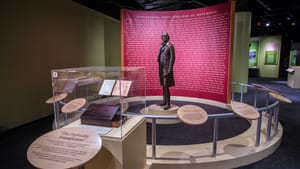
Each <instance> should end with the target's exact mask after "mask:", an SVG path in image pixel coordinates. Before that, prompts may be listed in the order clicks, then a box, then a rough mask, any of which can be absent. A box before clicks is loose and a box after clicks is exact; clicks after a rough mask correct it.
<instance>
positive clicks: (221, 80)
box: [121, 3, 232, 102]
mask: <svg viewBox="0 0 300 169" xmlns="http://www.w3.org/2000/svg"><path fill="white" fill-rule="evenodd" d="M231 16H232V15H231V4H230V3H223V4H220V5H216V6H210V7H205V8H198V9H190V10H180V11H179V10H178V11H135V10H122V20H121V21H122V46H123V47H122V57H123V58H122V59H123V65H124V66H144V67H145V69H146V72H147V82H146V83H147V84H146V86H147V89H146V95H148V96H149V95H161V94H162V91H161V87H160V86H159V85H160V84H159V76H158V63H157V57H158V52H159V49H160V45H161V34H162V32H168V33H169V35H170V42H172V44H173V45H174V48H175V53H176V58H175V64H174V78H175V86H174V87H172V88H171V95H172V96H190V97H199V98H205V99H211V100H216V101H221V102H228V98H229V96H230V90H229V89H230V83H231V82H230V80H229V77H230V60H231V59H230V58H231V55H230V53H231V46H230V44H231V43H230V41H231Z"/></svg>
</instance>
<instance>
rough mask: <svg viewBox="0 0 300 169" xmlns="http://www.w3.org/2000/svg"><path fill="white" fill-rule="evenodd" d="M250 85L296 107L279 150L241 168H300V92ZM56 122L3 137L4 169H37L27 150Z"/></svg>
mask: <svg viewBox="0 0 300 169" xmlns="http://www.w3.org/2000/svg"><path fill="white" fill-rule="evenodd" d="M249 83H257V84H262V85H265V86H267V87H269V88H271V89H274V90H277V91H279V92H281V93H282V94H283V95H285V96H286V97H288V98H290V99H291V100H292V101H293V103H292V104H285V103H281V105H280V116H279V120H280V122H281V125H282V126H283V131H284V132H283V137H282V143H281V145H280V147H279V149H278V150H277V151H275V152H274V153H273V154H272V155H271V156H269V157H267V158H265V159H264V160H261V161H258V162H256V163H253V164H250V165H247V166H243V167H240V169H271V168H272V169H298V168H300V134H299V133H300V89H292V88H290V87H288V86H287V85H286V81H284V80H281V79H263V78H251V79H249ZM52 120H53V117H52V116H49V117H46V118H43V119H41V120H38V121H35V122H32V123H30V124H27V125H24V126H21V127H18V128H16V129H13V130H10V131H8V132H6V133H3V134H1V135H0V150H1V153H0V168H1V169H31V168H33V167H32V166H31V165H30V164H29V162H28V161H27V159H26V151H27V148H28V147H29V145H30V144H31V143H32V142H33V141H34V140H35V139H36V138H37V137H39V136H40V135H42V134H44V133H46V132H48V131H50V130H51V125H52ZM159 138H160V137H158V139H159ZM163 139H165V138H162V140H158V142H160V141H161V142H164V141H165V140H163ZM181 141H182V140H181Z"/></svg>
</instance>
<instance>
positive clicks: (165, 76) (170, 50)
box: [157, 32, 175, 110]
mask: <svg viewBox="0 0 300 169" xmlns="http://www.w3.org/2000/svg"><path fill="white" fill-rule="evenodd" d="M161 39H162V41H163V42H162V43H161V47H160V50H159V54H158V58H157V62H158V65H159V80H160V85H161V86H162V88H163V103H162V104H161V106H164V110H168V109H169V108H170V90H169V87H172V86H175V81H174V77H173V65H174V62H175V50H174V46H173V45H172V44H171V43H170V42H169V40H170V37H169V34H168V33H167V32H164V33H162V35H161Z"/></svg>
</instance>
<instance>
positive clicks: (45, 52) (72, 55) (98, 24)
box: [0, 0, 120, 132]
mask: <svg viewBox="0 0 300 169" xmlns="http://www.w3.org/2000/svg"><path fill="white" fill-rule="evenodd" d="M106 22H109V24H110V25H113V26H116V28H113V29H111V30H109V31H108V32H105V30H104V29H105V28H106V27H107V26H105V23H106ZM0 24H1V26H0V37H1V38H0V57H1V62H0V70H1V71H0V75H1V84H0V89H1V97H0V103H1V110H0V132H3V131H6V130H8V129H11V128H14V127H17V126H20V125H22V124H26V123H28V122H31V121H34V120H36V119H40V118H42V117H45V116H48V115H50V114H52V105H46V104H45V103H44V102H45V100H46V99H47V98H48V97H50V96H51V89H52V86H51V81H50V80H51V79H50V71H51V70H52V69H60V68H67V67H79V66H89V65H105V63H106V62H108V63H111V64H115V63H117V61H107V60H106V59H105V55H109V54H110V52H109V51H111V49H110V47H111V46H112V45H110V44H109V43H112V42H109V43H108V44H105V43H106V42H105V38H104V37H106V36H108V37H110V36H109V34H113V35H115V34H118V37H120V28H119V27H120V24H119V22H118V21H115V20H111V19H110V18H108V17H106V16H104V15H103V14H101V13H99V12H96V11H94V10H90V9H88V8H86V7H83V6H81V5H79V4H77V3H75V2H73V1H72V0H42V1H41V0H26V1H19V0H3V1H1V2H0ZM115 38H117V37H115ZM119 42H120V40H119V41H117V42H116V43H114V44H113V45H114V48H113V49H114V50H115V51H119V52H114V53H113V54H112V55H113V57H114V58H113V59H118V58H120V43H119ZM106 47H108V49H107V51H105V50H106V49H105V48H106ZM106 57H107V59H108V60H110V57H108V56H106ZM119 60H120V59H119Z"/></svg>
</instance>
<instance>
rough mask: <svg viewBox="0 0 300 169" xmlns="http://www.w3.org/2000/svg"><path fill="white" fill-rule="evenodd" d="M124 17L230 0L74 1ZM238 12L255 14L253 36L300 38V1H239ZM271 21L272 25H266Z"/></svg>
mask: <svg viewBox="0 0 300 169" xmlns="http://www.w3.org/2000/svg"><path fill="white" fill-rule="evenodd" d="M74 1H76V2H78V3H80V4H82V5H84V6H87V7H89V8H91V9H94V10H97V11H100V12H102V13H104V14H106V15H109V16H111V17H114V18H116V19H120V10H121V9H134V10H147V11H163V10H181V9H193V8H201V7H205V6H211V5H216V4H219V3H223V2H227V1H228V0H185V1H183V0H74ZM235 2H236V12H239V11H250V12H251V13H252V26H251V36H262V35H282V36H283V37H287V38H288V39H290V40H293V41H296V42H299V41H300V37H299V34H300V0H236V1H235ZM267 23H269V24H270V25H269V26H266V24H267Z"/></svg>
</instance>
